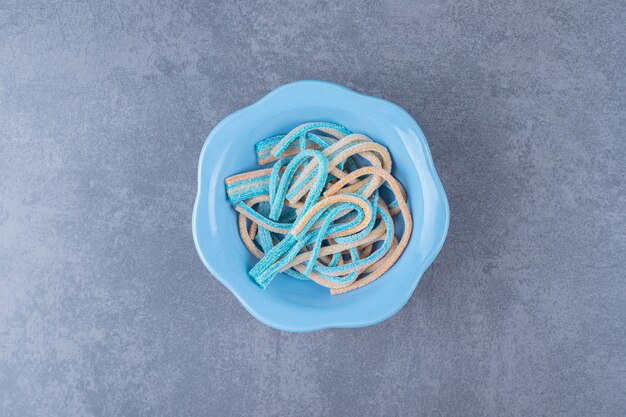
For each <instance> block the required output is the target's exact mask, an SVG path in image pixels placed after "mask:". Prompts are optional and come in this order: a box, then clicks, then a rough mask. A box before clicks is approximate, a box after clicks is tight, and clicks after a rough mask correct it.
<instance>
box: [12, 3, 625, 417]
mask: <svg viewBox="0 0 626 417" xmlns="http://www.w3.org/2000/svg"><path fill="white" fill-rule="evenodd" d="M625 21H626V7H625V3H624V2H620V1H595V0H593V1H587V0H585V1H583V0H575V1H565V0H557V1H543V2H541V1H502V0H497V1H490V2H484V3H483V2H457V1H453V0H450V1H443V2H430V1H428V2H422V3H416V2H410V1H406V0H405V1H389V2H371V1H367V2H365V1H336V2H330V1H323V2H318V1H302V0H289V1H267V2H253V1H248V0H246V1H243V0H241V1H223V2H208V1H207V2H198V1H175V2H174V1H159V2H149V1H145V0H136V1H128V2H121V1H119V0H113V1H107V2H98V1H82V0H80V1H70V2H67V1H63V2H60V1H39V2H32V1H28V0H0V416H2V417H12V416H16V417H18V416H19V417H29V416H45V417H53V416H63V417H72V416H133V417H134V416H186V417H194V416H220V417H221V416H229V417H236V416H311V417H316V416H328V417H338V416H341V417H350V416H474V417H475V416H550V417H555V416H568V417H570V416H585V417H591V416H621V415H625V413H626V391H625V387H626V278H625V275H626V222H625V212H626V187H625V178H626V163H625V161H626V151H625V150H626V145H625V141H626V135H625V133H626V131H625V130H626V129H625V125H626V117H625V109H626V103H625V99H624V97H625V93H626V88H625V79H626V74H625V69H624V68H625V66H624V56H625V55H626V51H625V48H624V45H625V44H624V35H625V26H624V25H625V24H624V22H625ZM299 79H322V80H330V81H334V82H337V83H340V84H344V85H346V86H348V87H350V88H353V89H355V90H357V91H361V92H363V93H366V94H371V95H376V96H380V97H383V98H385V99H388V100H391V101H393V102H396V103H398V104H399V105H401V106H402V107H404V108H405V109H407V110H408V111H409V113H411V115H413V116H414V117H415V118H416V120H417V121H418V122H419V123H420V125H421V126H422V128H423V129H424V131H425V133H426V136H427V137H428V139H429V142H430V146H431V149H432V153H433V157H434V160H435V164H436V166H437V168H438V171H439V174H440V176H441V178H442V181H443V183H444V186H445V188H446V190H447V193H448V197H449V201H450V208H451V213H452V214H451V223H450V233H449V236H448V239H447V242H446V244H445V246H444V248H443V250H442V252H441V254H440V256H439V257H438V258H437V260H436V261H435V263H434V264H433V266H432V267H431V268H430V269H429V270H428V271H427V272H426V274H425V275H424V277H423V278H422V280H421V282H420V284H419V286H418V288H417V290H416V292H415V294H414V295H413V297H412V298H411V300H410V301H409V303H408V304H407V306H406V307H405V308H404V309H403V310H402V311H400V312H399V313H398V314H397V315H395V316H394V317H393V318H391V319H389V320H387V321H385V322H383V323H382V324H380V325H377V326H374V327H371V328H366V329H358V330H329V331H322V332H319V333H311V334H289V333H283V332H280V331H277V330H273V329H271V328H268V327H266V326H264V325H263V324H261V323H259V322H257V321H256V320H255V319H254V318H252V316H250V315H249V314H248V313H247V312H246V311H245V310H244V309H243V307H241V306H240V305H239V303H238V302H237V301H236V300H235V298H234V297H233V296H232V295H231V294H230V293H229V292H228V291H227V290H226V289H225V288H224V287H223V286H222V285H221V284H220V283H219V282H218V281H217V280H215V279H213V278H212V277H211V276H210V274H209V273H208V272H207V271H206V269H205V268H204V266H203V265H202V262H201V261H200V259H199V257H198V255H197V254H196V250H195V248H194V244H193V240H192V235H191V211H192V206H193V201H194V198H195V191H196V169H197V161H198V157H199V153H200V149H201V147H202V145H203V143H204V139H205V138H206V136H207V134H208V133H209V132H210V130H211V129H212V128H213V126H215V124H216V123H217V122H218V121H219V120H221V119H222V118H224V117H225V116H226V115H228V114H230V113H231V112H233V111H234V110H237V109H238V108H240V107H242V106H245V105H248V104H250V103H252V102H254V101H256V100H257V99H259V98H260V97H262V96H263V95H264V94H266V93H267V92H269V91H270V90H272V89H273V88H275V87H277V86H279V85H281V84H283V83H286V82H290V81H294V80H299ZM225 250H227V248H225Z"/></svg>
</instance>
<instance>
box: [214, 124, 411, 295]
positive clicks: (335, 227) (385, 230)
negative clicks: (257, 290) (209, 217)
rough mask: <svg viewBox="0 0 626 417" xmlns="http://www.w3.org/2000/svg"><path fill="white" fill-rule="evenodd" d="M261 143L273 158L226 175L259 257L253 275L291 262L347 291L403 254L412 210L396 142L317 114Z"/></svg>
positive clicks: (260, 279)
mask: <svg viewBox="0 0 626 417" xmlns="http://www.w3.org/2000/svg"><path fill="white" fill-rule="evenodd" d="M256 153H257V157H258V162H259V164H260V165H265V164H269V163H272V162H275V163H274V165H273V166H272V167H271V168H266V169H260V170H255V171H250V172H246V173H243V174H238V175H233V176H231V177H229V178H227V179H226V180H225V183H226V193H227V195H228V198H229V200H230V202H231V203H232V205H233V207H234V208H235V210H237V211H238V212H239V232H240V235H241V239H242V240H243V242H244V244H245V245H246V247H247V248H248V250H249V251H250V252H251V253H252V254H253V255H254V256H256V257H257V258H259V262H258V263H257V264H256V265H255V266H254V267H253V268H252V269H251V270H250V272H249V275H250V277H251V278H252V279H253V280H254V281H255V282H256V283H257V284H258V285H259V286H260V287H261V288H265V287H266V286H267V285H268V284H269V283H270V282H271V280H272V279H273V278H274V277H275V276H276V275H277V274H278V273H280V272H284V273H285V274H287V275H289V276H291V277H293V278H297V279H310V280H313V281H315V282H316V283H318V284H320V285H323V286H325V287H328V288H330V289H331V294H340V293H344V292H347V291H350V290H353V289H356V288H359V287H361V286H363V285H366V284H369V283H370V282H372V281H374V280H375V279H377V278H378V277H380V276H381V275H382V274H383V273H385V272H386V271H387V270H388V269H389V268H391V266H392V265H393V264H394V263H395V262H396V260H397V259H398V258H399V257H400V255H401V254H402V252H403V251H404V249H405V248H406V245H407V243H408V241H409V237H410V235H411V229H412V220H411V213H410V212H409V208H408V206H407V203H406V194H405V191H404V188H403V187H402V185H401V184H400V182H398V180H396V179H395V178H394V177H393V176H392V175H391V165H392V161H391V156H390V154H389V151H388V150H387V148H385V147H384V146H382V145H380V144H378V143H376V142H374V141H373V140H372V139H370V138H369V137H367V136H365V135H362V134H359V133H352V132H350V131H349V130H348V129H346V128H345V127H343V126H341V125H338V124H335V123H327V122H314V123H305V124H303V125H300V126H298V127H296V128H295V129H293V130H292V131H291V132H289V133H287V134H286V135H278V136H272V137H270V138H267V139H264V140H262V141H260V142H258V143H257V144H256ZM384 189H387V190H388V191H384ZM398 214H401V216H402V221H403V223H404V231H403V233H402V236H401V237H400V239H399V240H398V238H397V237H396V236H395V231H394V218H393V217H394V216H396V215H398Z"/></svg>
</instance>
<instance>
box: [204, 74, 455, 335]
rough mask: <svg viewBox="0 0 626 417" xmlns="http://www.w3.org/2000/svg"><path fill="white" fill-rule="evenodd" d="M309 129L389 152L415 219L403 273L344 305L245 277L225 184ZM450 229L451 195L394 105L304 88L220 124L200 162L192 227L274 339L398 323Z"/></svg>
mask: <svg viewBox="0 0 626 417" xmlns="http://www.w3.org/2000/svg"><path fill="white" fill-rule="evenodd" d="M309 121H329V122H336V123H339V124H341V125H343V126H345V127H347V128H348V129H350V130H351V131H353V132H358V133H364V134H366V135H368V136H370V137H371V138H372V139H374V140H375V141H377V142H379V143H381V144H383V145H384V146H386V147H387V148H388V149H389V151H390V153H391V156H392V158H393V164H394V165H393V172H392V173H393V175H394V176H395V177H396V178H397V179H398V180H400V181H401V182H402V184H403V185H404V187H405V188H406V191H407V195H408V203H409V206H410V209H411V213H412V216H413V222H414V227H413V231H412V233H411V239H410V241H409V244H408V246H407V248H406V250H405V251H404V253H403V254H402V256H401V257H400V259H399V260H398V261H397V262H396V264H395V265H394V266H393V267H392V268H391V269H390V270H389V271H387V272H386V273H385V274H384V275H383V276H381V277H380V278H379V279H378V280H376V281H374V282H373V283H371V284H369V285H366V286H364V287H362V288H359V289H357V290H354V291H351V292H348V293H345V294H341V295H333V296H331V295H330V293H329V291H328V289H327V288H324V287H321V286H319V285H317V284H315V283H314V282H312V281H300V280H296V279H293V278H290V277H288V276H286V275H283V274H280V275H278V276H277V277H276V278H274V280H273V281H272V283H271V284H270V285H269V286H268V287H267V288H266V289H264V290H263V289H261V288H259V287H258V286H257V285H256V284H255V283H254V282H253V281H252V279H251V278H249V277H248V270H249V269H250V268H251V267H252V266H253V265H254V263H255V262H256V259H255V258H254V257H253V256H252V255H251V254H250V253H249V252H248V250H247V249H246V247H245V246H244V244H243V243H242V241H241V239H240V237H239V233H238V229H237V215H236V212H235V210H234V209H233V208H232V207H231V206H230V204H229V202H228V200H227V198H226V193H225V191H224V179H225V178H226V177H228V176H230V175H233V174H237V173H241V172H245V171H249V170H252V169H257V168H259V167H258V164H257V162H256V155H255V152H254V144H255V143H256V142H257V141H259V140H260V139H263V138H265V137H268V136H272V135H275V134H278V133H286V132H287V131H289V130H290V129H292V128H293V127H295V126H297V125H298V124H301V123H304V122H309ZM448 223H449V208H448V201H447V199H446V194H445V191H444V189H443V186H442V185H441V181H440V180H439V177H438V176H437V173H436V171H435V167H434V165H433V161H432V157H431V154H430V150H429V148H428V144H427V142H426V138H425V137H424V134H423V133H422V130H421V129H420V128H419V126H418V125H417V123H416V122H415V121H414V120H413V118H412V117H411V116H410V115H409V114H408V113H407V112H406V111H404V110H403V109H402V108H400V107H399V106H397V105H395V104H393V103H390V102H388V101H385V100H382V99H380V98H376V97H370V96H366V95H363V94H359V93H356V92H354V91H352V90H349V89H347V88H345V87H342V86H339V85H336V84H332V83H328V82H322V81H299V82H295V83H291V84H287V85H284V86H281V87H279V88H277V89H275V90H274V91H272V92H271V93H269V94H268V95H266V96H265V97H263V98H262V99H260V100H259V101H257V102H256V103H254V104H252V105H250V106H248V107H246V108H243V109H241V110H239V111H236V112H235V113H233V114H231V115H230V116H228V117H226V118H225V119H224V120H222V121H221V122H220V123H219V124H218V125H217V126H216V127H215V128H214V129H213V131H212V132H211V134H210V135H209V137H208V138H207V140H206V142H205V144H204V147H203V148H202V152H201V154H200V163H199V166H198V194H197V197H196V202H195V205H194V210H193V225H192V228H193V237H194V240H195V244H196V248H197V250H198V254H199V255H200V258H202V261H203V262H204V264H205V265H206V267H207V269H208V270H209V272H210V273H211V274H212V275H213V276H214V277H215V278H216V279H217V280H219V281H220V282H221V283H222V284H224V285H225V286H226V287H227V288H228V289H229V290H230V291H231V292H232V293H233V294H234V295H235V297H236V298H237V299H238V300H239V301H240V302H241V304H242V305H243V306H244V307H245V308H246V309H247V310H248V311H249V312H250V313H251V314H252V315H253V316H254V317H256V318H257V319H259V320H260V321H262V322H263V323H265V324H267V325H269V326H272V327H275V328H277V329H281V330H286V331H293V332H305V331H313V330H320V329H326V328H337V327H362V326H369V325H372V324H375V323H378V322H380V321H382V320H384V319H386V318H388V317H390V316H392V315H393V314H394V313H396V312H397V311H398V310H400V308H402V306H403V305H404V304H405V303H406V302H407V301H408V299H409V297H410V296H411V294H412V293H413V291H414V290H415V288H416V286H417V284H418V282H419V280H420V278H421V276H422V274H423V273H424V271H425V270H426V268H428V266H429V265H430V264H431V263H432V262H433V260H434V259H435V257H436V256H437V254H438V253H439V250H440V249H441V247H442V245H443V242H444V240H445V237H446V233H447V231H448Z"/></svg>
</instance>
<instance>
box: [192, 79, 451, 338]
mask: <svg viewBox="0 0 626 417" xmlns="http://www.w3.org/2000/svg"><path fill="white" fill-rule="evenodd" d="M312 88H313V89H315V91H322V90H325V92H326V93H328V94H336V95H337V96H338V97H339V96H341V95H345V96H346V97H347V98H348V99H351V100H356V101H362V102H363V101H369V102H370V104H372V105H374V104H376V105H378V106H381V105H383V106H387V107H388V108H390V109H392V110H393V111H395V112H400V113H399V114H401V116H402V117H404V119H405V120H404V121H403V122H404V123H406V125H407V128H408V129H410V130H411V133H413V134H414V136H415V138H417V139H418V140H419V141H420V142H421V144H420V145H421V151H422V152H423V157H424V158H423V159H424V166H422V167H421V168H426V171H423V170H422V171H419V175H418V176H419V178H420V180H427V181H430V183H431V185H432V186H433V187H434V192H435V193H436V197H438V198H440V199H441V201H440V203H441V204H440V205H441V207H439V208H438V213H437V214H438V215H439V216H440V217H441V215H443V218H440V219H439V222H440V223H441V222H443V223H441V224H440V225H439V226H440V227H439V233H438V234H437V236H435V238H434V239H432V245H431V247H430V250H429V251H428V253H427V254H426V255H425V256H423V258H422V259H421V260H420V263H419V264H418V265H416V266H415V270H414V274H415V278H414V282H413V283H412V285H411V286H410V287H409V288H407V289H406V291H405V292H404V293H403V294H400V295H398V298H397V299H396V300H393V301H394V302H393V303H390V304H389V306H388V307H387V308H382V309H379V310H380V312H379V313H378V314H374V315H370V316H369V317H367V316H366V317H363V318H362V319H361V318H357V319H355V318H353V319H351V320H344V319H342V318H341V317H332V318H329V317H326V318H325V319H323V320H322V319H320V320H317V319H314V320H311V318H304V319H303V322H302V323H299V324H293V323H285V322H281V316H280V314H279V313H277V312H275V311H273V309H272V308H259V307H258V306H255V305H253V303H250V302H249V301H248V300H247V299H246V296H244V295H243V294H242V293H241V289H240V288H238V287H237V285H235V283H234V281H232V277H226V276H223V275H222V274H221V273H219V272H218V271H217V269H216V268H214V266H213V265H212V262H211V261H210V260H209V259H207V256H206V254H205V253H204V251H203V245H202V242H200V239H199V233H201V231H200V230H198V227H199V226H198V223H199V222H200V221H204V219H203V218H201V216H202V215H203V214H205V213H204V211H202V210H199V207H200V205H201V203H203V202H206V203H207V204H208V193H209V191H208V185H207V182H208V181H209V179H208V178H204V175H203V173H204V171H205V169H204V168H206V169H207V170H208V168H207V167H206V166H205V163H206V159H207V154H208V152H210V151H211V150H212V149H214V148H215V146H216V145H219V144H214V143H213V142H215V141H217V140H220V133H221V131H222V130H223V129H224V127H225V126H227V125H229V124H230V123H232V122H234V121H235V120H236V119H237V118H240V117H242V116H244V115H245V114H247V113H250V112H254V111H255V110H257V109H260V108H261V107H263V106H265V105H266V104H267V103H269V102H270V101H272V100H275V99H279V98H281V97H282V99H284V100H287V101H288V100H290V99H289V98H288V96H289V94H292V95H297V94H298V91H300V90H306V91H307V92H309V93H310V92H311V89H312ZM284 97H287V98H284ZM353 130H354V129H353ZM355 131H357V132H358V129H356V130H355ZM363 133H366V134H367V132H363ZM258 139H260V138H258ZM374 139H375V140H376V138H374ZM392 156H393V154H392ZM416 169H417V167H416ZM231 174H233V173H229V175H231ZM427 174H428V175H427ZM214 185H215V184H214ZM407 193H408V194H410V193H411V190H409V189H407ZM224 198H225V196H224ZM449 222H450V210H449V205H448V200H447V197H446V193H445V190H444V188H443V185H442V184H441V180H440V179H439V176H438V175H437V171H436V169H435V166H434V163H433V160H432V156H431V153H430V149H429V147H428V143H427V141H426V138H425V136H424V134H423V132H422V130H421V128H420V127H419V125H418V124H417V122H416V121H415V120H414V119H413V118H412V117H411V115H410V114H409V113H407V112H406V111H405V110H404V109H403V108H401V107H400V106H398V105H396V104H395V103H392V102H390V101H387V100H384V99H381V98H378V97H373V96H369V95H365V94H361V93H358V92H355V91H353V90H350V89H349V88H347V87H344V86H341V85H338V84H335V83H331V82H326V81H315V80H304V81H296V82H293V83H289V84H284V85H282V86H280V87H278V88H276V89H274V90H272V91H271V92H269V93H268V94H267V95H265V96H264V97H262V98H261V99H259V100H258V101H256V102H255V103H253V104H251V105H249V106H247V107H243V108H241V109H239V110H237V111H235V112H233V113H231V114H230V115H228V116H227V117H225V118H224V119H222V120H221V121H220V122H219V123H218V124H217V125H216V126H215V127H214V128H213V130H212V131H211V133H210V134H209V135H208V137H207V139H206V141H205V143H204V145H203V147H202V151H201V153H200V158H199V163H198V189H197V194H196V199H195V202H194V207H193V213H192V233H193V239H194V244H195V246H196V250H197V252H198V255H199V256H200V258H201V259H202V262H203V263H204V265H205V267H206V268H207V269H208V270H209V272H210V273H211V274H212V275H213V276H214V277H215V278H216V279H217V280H218V281H220V282H221V283H222V284H223V285H224V286H226V288H228V289H229V290H230V291H231V292H232V293H233V294H234V295H235V297H236V298H237V299H238V300H239V302H240V303H241V304H242V305H243V306H244V307H245V308H246V310H248V312H250V313H251V314H252V315H253V316H254V317H255V318H257V319H258V320H259V321H261V322H263V323H265V324H266V325H268V326H271V327H274V328H276V329H279V330H285V331H291V332H307V331H317V330H322V329H328V328H356V327H365V326H370V325H374V324H377V323H379V322H381V321H383V320H386V319H387V318H389V317H391V316H393V315H394V314H395V313H397V312H398V311H399V310H400V309H401V308H402V307H403V306H404V305H405V304H406V303H407V302H408V300H409V298H410V297H411V295H412V294H413V292H414V291H415V288H416V287H417V284H418V283H419V281H420V279H421V277H422V275H423V274H424V272H425V271H426V270H427V269H428V267H429V266H430V265H431V264H432V262H433V261H434V259H435V258H436V257H437V255H438V254H439V252H440V250H441V248H442V247H443V244H444V242H445V239H446V236H447V233H448V227H449ZM412 239H413V236H412ZM409 247H410V243H409ZM409 247H407V249H406V250H405V252H404V253H403V256H406V255H407V252H408V249H409ZM400 259H402V256H401V257H400ZM392 270H393V268H392ZM390 271H391V270H390ZM390 271H388V272H387V274H389V273H390ZM384 276H385V275H383V278H384ZM246 278H248V277H247V276H246ZM248 279H249V278H248ZM378 281H380V279H379V280H378ZM376 282H377V281H375V282H374V283H372V284H370V285H374V284H376ZM370 285H368V286H365V287H363V288H361V289H358V290H355V291H351V292H350V293H346V294H343V295H339V296H333V297H345V296H347V295H349V294H354V293H358V292H359V291H362V290H363V289H365V288H367V287H369V286H370ZM268 288H271V286H270V287H268ZM259 291H267V290H261V289H259ZM283 313H284V312H283ZM318 319H319V318H318Z"/></svg>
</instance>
